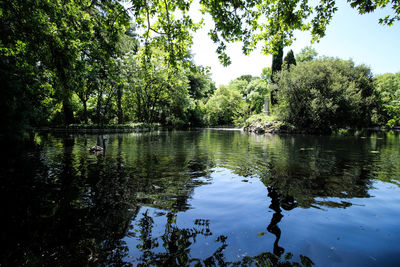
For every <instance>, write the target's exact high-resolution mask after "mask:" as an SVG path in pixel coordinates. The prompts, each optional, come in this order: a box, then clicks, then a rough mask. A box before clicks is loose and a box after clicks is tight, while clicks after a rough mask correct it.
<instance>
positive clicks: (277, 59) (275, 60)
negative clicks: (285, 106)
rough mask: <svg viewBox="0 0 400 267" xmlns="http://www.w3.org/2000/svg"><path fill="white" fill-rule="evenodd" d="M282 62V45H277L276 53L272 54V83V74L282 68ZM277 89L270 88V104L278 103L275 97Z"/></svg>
mask: <svg viewBox="0 0 400 267" xmlns="http://www.w3.org/2000/svg"><path fill="white" fill-rule="evenodd" d="M282 62H283V46H281V47H279V50H278V54H276V55H272V75H271V81H272V83H276V80H275V78H274V75H275V74H276V73H277V72H279V71H281V70H282ZM276 95H277V90H276V89H274V90H271V105H275V104H277V103H278V101H277V99H276Z"/></svg>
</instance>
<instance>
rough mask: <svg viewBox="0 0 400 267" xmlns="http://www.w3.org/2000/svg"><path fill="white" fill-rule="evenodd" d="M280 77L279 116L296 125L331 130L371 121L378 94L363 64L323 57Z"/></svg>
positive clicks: (361, 124) (357, 125) (298, 127)
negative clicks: (356, 64)
mask: <svg viewBox="0 0 400 267" xmlns="http://www.w3.org/2000/svg"><path fill="white" fill-rule="evenodd" d="M277 79H278V81H277V86H278V87H279V89H280V90H279V95H278V96H279V106H278V116H279V117H280V118H281V119H282V120H283V121H285V122H287V123H290V124H292V125H294V126H295V127H296V128H297V129H301V130H306V131H312V132H315V131H316V132H330V131H332V130H335V129H338V128H345V127H365V126H368V125H371V117H372V114H373V111H374V109H375V108H376V102H377V97H376V95H375V94H374V91H373V83H372V73H371V70H370V69H369V68H368V67H366V66H364V65H360V66H355V65H354V63H353V62H352V61H350V60H341V59H332V58H323V59H318V60H315V61H310V62H304V63H302V64H299V65H298V66H295V67H293V68H291V69H290V71H289V70H282V71H281V72H280V73H279V74H278V76H277Z"/></svg>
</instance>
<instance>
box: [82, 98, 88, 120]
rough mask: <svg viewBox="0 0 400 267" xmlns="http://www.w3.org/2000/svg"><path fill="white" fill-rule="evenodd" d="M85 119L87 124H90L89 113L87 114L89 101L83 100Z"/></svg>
mask: <svg viewBox="0 0 400 267" xmlns="http://www.w3.org/2000/svg"><path fill="white" fill-rule="evenodd" d="M83 119H84V120H85V124H88V123H89V122H88V114H87V101H83Z"/></svg>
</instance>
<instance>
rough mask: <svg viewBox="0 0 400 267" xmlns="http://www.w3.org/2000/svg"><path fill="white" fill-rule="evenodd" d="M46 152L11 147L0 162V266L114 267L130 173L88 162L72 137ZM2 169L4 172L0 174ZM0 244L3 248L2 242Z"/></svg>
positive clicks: (120, 254)
mask: <svg viewBox="0 0 400 267" xmlns="http://www.w3.org/2000/svg"><path fill="white" fill-rule="evenodd" d="M60 141H61V142H60V143H59V144H57V146H58V147H62V149H61V151H55V152H54V154H53V155H49V154H47V153H46V152H45V151H44V150H43V148H42V147H41V146H35V145H33V146H32V144H28V147H27V146H26V144H11V147H12V148H13V150H14V152H15V153H12V155H10V154H8V155H7V156H10V158H9V159H8V160H6V159H3V158H2V160H4V161H3V162H5V163H6V165H2V167H1V174H2V177H1V197H2V199H1V200H2V203H3V204H4V203H9V204H8V205H7V206H6V208H5V209H2V211H3V215H4V216H5V218H7V219H6V224H7V226H6V227H5V229H7V230H6V231H4V232H3V233H2V236H1V237H2V248H1V254H2V257H1V261H0V264H1V265H5V266H24V265H25V266H32V265H34V266H82V265H86V264H88V263H95V262H101V263H102V264H106V265H111V266H112V265H115V266H121V265H122V264H123V258H124V257H125V255H126V253H127V250H128V249H127V247H126V245H125V244H124V243H123V241H122V238H123V237H124V236H125V234H126V232H127V230H128V227H129V225H130V221H131V219H132V218H133V217H134V216H136V213H137V209H138V208H137V205H136V201H135V198H134V197H135V193H134V192H135V191H134V186H133V184H132V183H131V180H130V179H126V178H127V177H132V173H130V171H129V170H128V169H126V168H123V167H122V165H121V164H120V163H119V162H118V160H116V159H106V158H105V157H103V156H102V155H100V156H99V157H97V162H96V163H94V164H92V163H89V162H88V161H87V160H86V159H87V157H88V151H86V150H84V151H83V150H82V151H76V149H78V148H79V147H77V146H76V140H75V139H74V138H70V137H66V138H62V139H60ZM51 157H52V159H50V158H51ZM3 174H4V176H3ZM3 246H4V247H3Z"/></svg>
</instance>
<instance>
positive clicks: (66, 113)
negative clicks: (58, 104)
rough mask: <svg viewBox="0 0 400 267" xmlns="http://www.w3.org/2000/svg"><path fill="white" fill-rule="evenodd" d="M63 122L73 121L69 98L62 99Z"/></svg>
mask: <svg viewBox="0 0 400 267" xmlns="http://www.w3.org/2000/svg"><path fill="white" fill-rule="evenodd" d="M63 111H64V123H65V125H69V124H71V123H74V113H73V111H72V107H71V102H70V100H69V99H67V98H64V99H63Z"/></svg>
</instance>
